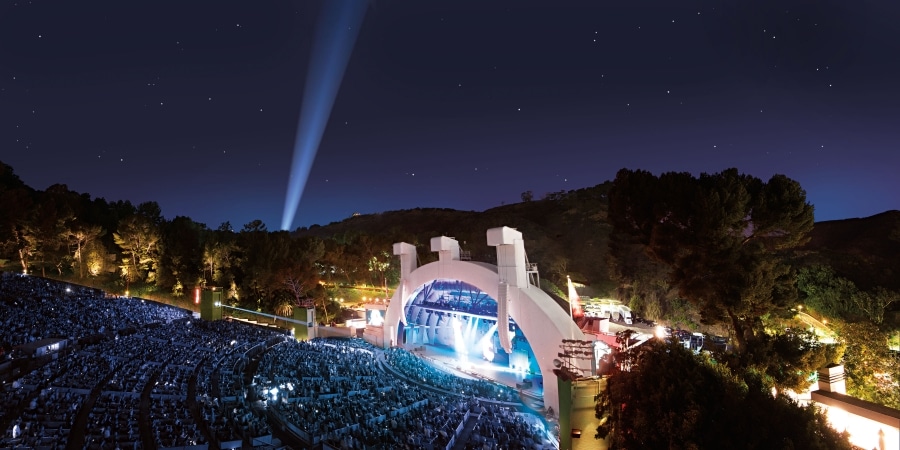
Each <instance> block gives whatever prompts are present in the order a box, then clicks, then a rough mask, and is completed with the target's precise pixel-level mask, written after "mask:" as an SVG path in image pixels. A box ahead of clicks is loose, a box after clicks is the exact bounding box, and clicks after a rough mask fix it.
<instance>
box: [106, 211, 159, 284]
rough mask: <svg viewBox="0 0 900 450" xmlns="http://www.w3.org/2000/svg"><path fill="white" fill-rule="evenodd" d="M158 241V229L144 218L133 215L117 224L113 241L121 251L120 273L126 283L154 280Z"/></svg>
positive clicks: (149, 220)
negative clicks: (122, 256) (121, 263)
mask: <svg viewBox="0 0 900 450" xmlns="http://www.w3.org/2000/svg"><path fill="white" fill-rule="evenodd" d="M160 240H161V236H160V231H159V227H158V226H157V225H156V224H155V223H153V221H152V220H151V219H149V218H147V217H145V216H142V215H139V214H134V215H131V216H129V217H126V218H124V219H122V221H121V222H119V227H118V231H117V232H115V233H113V241H114V242H115V243H116V245H118V246H119V248H120V249H122V254H123V255H124V258H123V265H122V273H123V275H124V276H125V277H126V279H127V281H129V282H131V281H135V280H138V279H146V281H148V282H153V281H154V280H155V277H156V274H155V271H156V268H157V266H158V265H159V253H160V248H159V245H160Z"/></svg>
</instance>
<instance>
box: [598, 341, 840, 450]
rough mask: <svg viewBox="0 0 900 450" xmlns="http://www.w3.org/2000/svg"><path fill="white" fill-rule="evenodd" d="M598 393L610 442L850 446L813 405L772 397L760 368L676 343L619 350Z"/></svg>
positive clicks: (641, 445)
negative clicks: (735, 366) (619, 367)
mask: <svg viewBox="0 0 900 450" xmlns="http://www.w3.org/2000/svg"><path fill="white" fill-rule="evenodd" d="M619 362H620V363H624V365H625V366H626V367H630V368H631V370H630V371H622V372H616V373H614V374H613V375H612V376H610V377H609V379H608V380H607V388H606V390H604V391H603V392H601V394H600V395H599V396H598V402H597V407H596V412H597V417H598V418H599V419H600V420H601V423H602V424H601V425H600V427H598V429H597V437H598V438H607V439H608V442H609V444H610V448H660V449H662V448H684V449H705V448H728V449H760V448H792V449H849V448H851V447H850V444H849V443H848V441H847V437H846V435H841V434H839V433H837V432H836V431H834V430H833V429H832V428H831V427H830V426H829V425H828V423H827V421H826V420H825V418H824V416H822V415H821V414H820V413H818V412H817V411H816V410H815V409H814V407H799V406H797V405H796V404H795V403H793V402H792V401H791V400H790V399H788V398H786V397H784V396H776V397H773V396H772V394H771V390H770V389H769V388H767V385H766V384H765V383H764V382H763V381H762V379H761V378H760V374H759V373H757V372H754V371H752V370H751V371H748V372H746V373H743V374H742V377H737V376H735V375H733V374H732V373H731V372H730V371H729V370H728V369H727V368H726V367H725V366H723V365H721V364H716V363H715V362H714V361H712V360H710V359H707V358H705V357H703V356H701V355H694V354H693V353H692V352H690V351H689V350H686V349H684V348H683V347H681V346H680V345H678V344H668V343H664V342H661V341H657V340H653V341H649V342H647V343H645V344H643V345H641V346H638V347H636V348H635V349H633V350H632V351H631V352H629V353H627V354H625V355H623V356H622V358H621V360H620V361H619Z"/></svg>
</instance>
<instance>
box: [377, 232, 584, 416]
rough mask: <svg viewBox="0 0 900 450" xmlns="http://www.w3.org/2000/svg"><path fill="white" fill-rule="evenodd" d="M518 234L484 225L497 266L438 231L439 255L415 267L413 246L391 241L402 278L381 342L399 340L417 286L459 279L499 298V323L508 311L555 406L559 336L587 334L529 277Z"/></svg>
mask: <svg viewBox="0 0 900 450" xmlns="http://www.w3.org/2000/svg"><path fill="white" fill-rule="evenodd" d="M521 236H522V235H521V233H519V232H518V231H516V230H514V229H512V228H507V227H502V228H492V229H490V230H488V245H491V246H496V247H497V262H498V264H497V265H493V264H489V263H484V262H475V261H462V260H460V259H459V245H458V243H457V242H456V241H455V240H454V239H452V238H448V237H444V236H442V237H437V238H433V239H432V241H431V250H432V251H436V252H438V253H439V260H438V261H435V262H432V263H429V264H426V265H424V266H422V267H418V268H417V267H415V262H416V255H415V251H416V249H415V247H414V246H412V245H410V244H406V243H398V244H394V254H395V255H397V256H399V257H400V260H401V278H400V285H399V286H398V288H397V290H396V291H395V292H394V295H393V296H392V298H391V302H390V305H389V306H388V309H387V312H386V314H385V322H384V328H383V330H384V331H383V332H384V340H383V342H384V345H385V346H388V345H390V346H393V345H397V344H398V342H397V339H398V335H397V334H398V328H399V324H400V321H401V320H402V321H404V322H405V320H406V318H405V310H406V304H407V302H408V301H409V300H410V297H411V296H412V295H413V294H414V292H415V291H416V290H417V289H418V288H419V287H420V286H422V285H424V284H426V283H430V282H433V281H434V280H441V279H451V280H459V281H463V282H465V283H468V284H470V285H472V286H474V287H476V288H478V289H480V290H481V291H482V292H484V293H485V294H487V295H488V296H490V297H491V298H493V299H495V300H496V301H497V302H498V322H500V323H503V321H502V318H501V317H500V315H502V313H503V311H508V317H511V318H512V319H513V320H514V321H515V323H516V325H517V326H518V328H519V329H520V330H521V332H522V333H523V334H524V335H525V337H526V339H527V340H528V343H529V344H530V345H531V349H532V351H533V352H534V356H535V358H536V359H537V362H538V366H539V367H540V370H541V376H542V378H543V388H544V389H543V392H544V405H545V407H552V408H553V409H554V410H556V411H559V390H558V386H557V378H556V375H555V374H554V372H553V369H554V368H556V366H555V365H554V360H556V359H557V356H558V354H559V352H560V350H561V349H560V345H561V344H562V341H563V339H576V340H582V341H583V340H586V339H587V337H586V336H585V335H584V333H582V331H581V330H580V329H578V327H576V326H575V324H574V323H573V322H572V320H571V318H570V316H569V315H568V314H567V313H566V312H565V311H564V310H563V309H562V308H560V307H559V305H558V304H557V303H556V302H555V301H554V300H553V299H552V298H551V297H550V296H549V295H547V294H546V293H545V292H544V291H542V290H541V289H540V288H538V287H537V286H534V285H532V284H531V283H529V282H528V278H527V275H526V273H525V270H526V267H525V256H524V245H523V241H522V237H521ZM503 301H505V302H507V304H506V305H505V307H504V306H503V305H500V303H501V302H503ZM502 342H503V337H502V336H501V343H502ZM506 345H508V344H506ZM506 345H504V347H506ZM506 351H507V352H508V351H509V348H506Z"/></svg>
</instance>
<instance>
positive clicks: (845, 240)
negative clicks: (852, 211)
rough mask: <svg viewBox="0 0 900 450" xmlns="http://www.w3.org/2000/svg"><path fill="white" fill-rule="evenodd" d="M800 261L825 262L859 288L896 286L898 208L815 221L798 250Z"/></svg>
mask: <svg viewBox="0 0 900 450" xmlns="http://www.w3.org/2000/svg"><path fill="white" fill-rule="evenodd" d="M798 255H799V256H800V261H801V262H802V263H804V264H825V265H829V266H831V267H832V268H833V269H834V271H835V273H836V274H837V275H839V276H841V277H843V278H847V279H849V280H850V281H853V283H854V284H856V286H857V287H859V288H860V289H864V290H868V289H871V288H874V287H878V286H881V287H884V288H886V289H890V290H900V211H897V210H892V211H886V212H883V213H881V214H876V215H874V216H871V217H865V218H860V219H844V220H829V221H824V222H816V225H815V227H814V228H813V231H812V233H811V234H810V240H809V243H807V244H806V245H805V246H803V247H802V248H801V249H799V250H798Z"/></svg>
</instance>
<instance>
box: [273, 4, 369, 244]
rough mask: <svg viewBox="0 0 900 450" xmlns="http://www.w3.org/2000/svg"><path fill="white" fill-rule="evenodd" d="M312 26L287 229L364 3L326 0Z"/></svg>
mask: <svg viewBox="0 0 900 450" xmlns="http://www.w3.org/2000/svg"><path fill="white" fill-rule="evenodd" d="M324 3H325V4H324V6H323V10H322V15H321V16H320V17H319V25H318V28H317V29H316V37H315V41H314V42H313V49H312V55H311V57H310V61H309V72H308V73H307V76H306V86H305V88H304V91H303V105H302V106H301V107H300V121H299V123H298V124H297V137H296V140H295V141H294V157H293V162H292V163H291V173H290V178H289V179H288V188H287V195H286V196H285V199H284V214H283V215H282V217H281V229H282V230H289V229H290V228H291V225H292V224H293V223H294V216H295V214H296V213H297V206H298V205H299V204H300V199H301V198H302V197H303V189H304V188H305V187H306V180H307V178H308V177H309V171H310V169H312V164H313V161H314V160H315V158H316V152H318V150H319V142H321V140H322V133H324V132H325V125H326V124H327V123H328V118H329V117H330V116H331V107H332V106H334V98H335V97H336V96H337V91H338V88H339V87H340V85H341V79H343V78H344V69H346V68H347V61H348V60H349V59H350V53H351V52H352V51H353V44H354V43H355V42H356V36H357V34H358V32H359V27H360V25H361V24H362V19H363V16H364V15H365V12H366V6H367V4H368V2H363V1H357V0H328V1H327V2H324Z"/></svg>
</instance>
